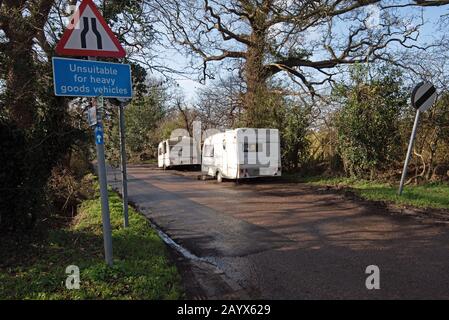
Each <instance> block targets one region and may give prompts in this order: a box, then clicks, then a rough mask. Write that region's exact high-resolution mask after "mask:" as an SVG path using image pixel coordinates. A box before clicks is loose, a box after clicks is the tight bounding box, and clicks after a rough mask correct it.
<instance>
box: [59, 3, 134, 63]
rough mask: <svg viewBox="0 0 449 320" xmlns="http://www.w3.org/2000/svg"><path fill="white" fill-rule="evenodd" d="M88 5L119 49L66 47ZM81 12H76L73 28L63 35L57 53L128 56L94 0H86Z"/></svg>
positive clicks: (89, 55) (111, 56)
mask: <svg viewBox="0 0 449 320" xmlns="http://www.w3.org/2000/svg"><path fill="white" fill-rule="evenodd" d="M87 6H90V8H91V10H92V11H93V13H94V14H95V16H96V17H97V19H98V21H99V22H100V23H101V25H102V26H103V28H104V29H105V30H106V32H107V34H108V35H109V37H110V38H111V40H112V42H113V43H114V44H115V46H116V47H117V49H118V51H99V50H86V49H66V48H65V46H66V44H67V42H68V41H69V39H70V37H71V36H72V33H73V31H74V30H75V29H74V26H76V24H77V23H78V21H79V18H80V17H81V16H82V15H83V13H84V10H85V9H86V7H87ZM78 10H79V14H75V16H74V18H73V20H72V21H71V28H69V29H67V30H66V31H65V32H64V34H63V35H62V38H61V40H60V41H59V43H58V45H57V46H56V53H57V54H59V55H63V56H85V57H110V58H124V57H126V51H125V49H123V47H122V45H121V44H120V42H119V41H118V39H117V37H116V36H115V35H114V33H113V32H112V30H111V28H110V27H109V26H108V24H107V22H106V21H105V19H104V18H103V16H102V15H101V13H100V11H99V10H98V8H97V6H96V5H95V3H93V2H92V0H84V1H83V2H82V3H81V5H80V7H79V9H78Z"/></svg>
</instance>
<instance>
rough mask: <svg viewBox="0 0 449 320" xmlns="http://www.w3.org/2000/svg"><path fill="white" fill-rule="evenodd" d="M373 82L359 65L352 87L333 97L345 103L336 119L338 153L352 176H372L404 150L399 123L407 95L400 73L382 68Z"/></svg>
mask: <svg viewBox="0 0 449 320" xmlns="http://www.w3.org/2000/svg"><path fill="white" fill-rule="evenodd" d="M375 71H376V73H377V75H376V76H375V77H372V78H370V79H367V78H368V77H367V76H366V74H367V72H368V69H366V68H364V67H362V66H356V67H355V68H353V69H352V72H351V82H350V84H349V85H344V84H341V85H339V87H338V88H337V89H336V90H335V92H334V94H335V96H336V97H337V98H339V99H340V101H341V102H342V105H343V106H342V108H341V110H339V112H338V113H337V115H336V117H335V126H336V128H337V131H338V151H339V154H340V156H341V158H342V160H343V164H344V169H345V172H346V173H347V174H349V175H350V176H353V177H367V176H369V177H371V178H373V176H374V174H375V173H376V172H377V171H379V170H382V169H385V168H388V167H389V166H390V165H391V164H392V163H393V162H394V161H395V160H397V159H398V155H399V154H400V151H401V150H402V149H401V148H398V146H400V145H401V136H400V131H399V121H400V118H401V114H402V112H403V110H404V108H406V106H407V103H406V102H407V93H406V92H405V90H404V88H403V87H402V79H401V74H400V72H399V71H397V70H394V69H389V68H385V67H381V68H379V69H377V70H375Z"/></svg>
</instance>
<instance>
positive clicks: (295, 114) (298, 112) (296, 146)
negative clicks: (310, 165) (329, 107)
mask: <svg viewBox="0 0 449 320" xmlns="http://www.w3.org/2000/svg"><path fill="white" fill-rule="evenodd" d="M311 122H312V119H311V109H310V108H309V107H305V106H300V105H297V104H295V103H290V105H287V106H286V107H285V109H284V116H283V123H282V125H281V126H279V128H280V129H281V130H280V132H281V145H282V165H283V167H284V168H286V169H297V168H298V167H301V166H303V165H305V164H306V163H307V161H308V160H309V154H310V152H309V150H310V140H309V139H308V133H309V130H310V125H311Z"/></svg>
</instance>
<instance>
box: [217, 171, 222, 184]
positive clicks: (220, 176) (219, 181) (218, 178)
mask: <svg viewBox="0 0 449 320" xmlns="http://www.w3.org/2000/svg"><path fill="white" fill-rule="evenodd" d="M217 182H218V183H222V182H223V175H222V174H221V172H220V171H218V172H217Z"/></svg>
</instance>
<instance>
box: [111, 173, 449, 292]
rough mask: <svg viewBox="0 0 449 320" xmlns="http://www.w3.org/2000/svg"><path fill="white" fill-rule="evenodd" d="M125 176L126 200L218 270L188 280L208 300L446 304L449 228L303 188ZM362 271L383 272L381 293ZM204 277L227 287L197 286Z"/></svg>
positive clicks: (177, 175) (166, 175)
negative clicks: (422, 301) (369, 285)
mask: <svg viewBox="0 0 449 320" xmlns="http://www.w3.org/2000/svg"><path fill="white" fill-rule="evenodd" d="M128 170H129V175H130V177H129V180H130V181H129V195H130V200H131V201H132V202H134V203H135V204H136V205H137V206H138V207H139V208H140V209H141V211H142V212H143V213H144V214H145V215H146V216H147V217H148V218H149V219H150V220H151V221H153V222H154V223H155V224H156V225H157V226H159V227H160V228H161V229H162V230H163V231H164V232H165V233H166V234H167V235H169V237H170V238H172V239H173V240H174V241H175V242H176V243H177V244H179V245H180V246H182V247H183V248H185V249H186V250H188V251H189V252H190V253H192V254H193V255H195V256H197V257H199V258H201V259H203V260H205V261H208V262H210V263H211V264H213V265H214V266H215V269H212V271H211V270H208V269H207V268H201V267H200V268H199V269H201V270H202V271H203V275H201V274H199V273H198V269H197V271H196V272H195V271H194V272H191V273H190V274H188V276H192V277H197V278H198V279H199V282H201V284H200V285H199V286H200V287H201V286H203V289H204V286H206V287H207V286H209V288H206V290H205V292H206V294H205V298H223V297H233V298H255V299H423V298H427V299H449V226H446V225H442V224H435V223H428V222H422V221H418V220H416V219H413V218H410V217H400V216H393V215H391V214H389V213H388V212H386V210H385V209H384V208H381V207H376V206H371V205H368V204H363V203H359V202H357V201H355V200H354V201H352V200H348V199H346V198H344V197H343V196H342V195H339V194H335V193H329V192H326V193H322V192H318V190H317V188H315V187H311V186H308V185H304V184H294V183H284V182H267V181H260V182H255V183H249V184H240V185H236V184H234V183H232V182H225V183H222V184H218V183H216V182H215V181H199V180H197V179H195V176H196V175H197V174H198V173H190V174H189V173H178V172H175V171H162V170H159V169H156V168H154V167H151V166H131V167H130V168H129V169H128ZM117 177H119V176H118V175H117ZM109 178H110V180H112V179H113V176H112V175H110V177H109ZM369 265H376V266H378V267H379V268H380V289H379V290H368V289H367V288H366V286H365V280H366V278H367V277H368V275H367V274H365V270H366V267H367V266H369ZM214 270H215V271H214ZM207 273H214V274H218V275H220V279H222V280H223V279H224V282H225V284H223V283H221V280H220V279H218V280H217V279H215V280H211V279H209V281H202V280H201V277H203V280H204V276H206V275H207ZM212 287H216V288H212ZM224 288H227V289H224ZM211 292H212V293H211ZM232 293H233V294H234V295H232Z"/></svg>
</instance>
